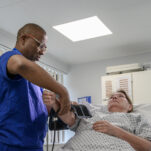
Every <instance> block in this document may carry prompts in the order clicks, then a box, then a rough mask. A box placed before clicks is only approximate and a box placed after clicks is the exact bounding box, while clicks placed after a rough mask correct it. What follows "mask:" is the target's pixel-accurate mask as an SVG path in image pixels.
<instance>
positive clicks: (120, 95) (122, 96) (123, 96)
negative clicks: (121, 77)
mask: <svg viewBox="0 0 151 151" xmlns="http://www.w3.org/2000/svg"><path fill="white" fill-rule="evenodd" d="M114 97H117V98H126V96H125V95H122V94H118V95H117V94H113V95H111V97H110V98H109V99H110V100H111V99H113V98H114Z"/></svg>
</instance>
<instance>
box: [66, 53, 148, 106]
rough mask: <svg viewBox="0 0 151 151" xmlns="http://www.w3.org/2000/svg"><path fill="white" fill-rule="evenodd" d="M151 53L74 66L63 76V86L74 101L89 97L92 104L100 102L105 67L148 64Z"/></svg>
mask: <svg viewBox="0 0 151 151" xmlns="http://www.w3.org/2000/svg"><path fill="white" fill-rule="evenodd" d="M150 62H151V53H145V54H141V55H135V56H128V57H121V58H116V59H109V60H104V61H99V62H93V63H87V64H83V65H75V66H73V67H72V68H71V70H70V73H69V74H68V75H67V76H65V80H64V84H65V86H66V87H67V89H68V91H69V93H70V98H71V100H72V101H74V100H75V101H76V100H77V98H78V97H83V96H91V97H92V103H93V104H98V103H100V102H101V80H100V77H101V76H104V75H105V69H106V67H107V66H114V65H121V64H131V63H143V64H144V63H150Z"/></svg>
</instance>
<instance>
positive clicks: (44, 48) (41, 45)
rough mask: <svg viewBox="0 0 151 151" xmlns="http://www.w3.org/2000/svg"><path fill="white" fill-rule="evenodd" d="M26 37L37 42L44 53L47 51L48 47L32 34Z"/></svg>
mask: <svg viewBox="0 0 151 151" xmlns="http://www.w3.org/2000/svg"><path fill="white" fill-rule="evenodd" d="M26 36H28V37H30V38H32V39H33V40H35V41H36V42H37V43H38V44H39V46H38V47H39V48H40V49H41V50H43V52H45V51H46V49H47V46H46V45H45V44H44V43H43V42H40V41H39V40H38V39H37V38H35V37H34V36H33V35H32V34H26Z"/></svg>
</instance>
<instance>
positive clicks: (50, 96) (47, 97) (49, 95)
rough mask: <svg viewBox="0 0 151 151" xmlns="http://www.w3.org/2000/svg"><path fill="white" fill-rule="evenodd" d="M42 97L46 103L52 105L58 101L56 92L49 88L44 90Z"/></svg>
mask: <svg viewBox="0 0 151 151" xmlns="http://www.w3.org/2000/svg"><path fill="white" fill-rule="evenodd" d="M42 98H43V102H44V104H45V105H47V106H50V107H53V105H54V104H55V102H56V94H55V93H54V92H51V91H48V90H44V91H43V95H42Z"/></svg>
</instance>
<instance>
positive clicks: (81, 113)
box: [49, 104, 92, 130]
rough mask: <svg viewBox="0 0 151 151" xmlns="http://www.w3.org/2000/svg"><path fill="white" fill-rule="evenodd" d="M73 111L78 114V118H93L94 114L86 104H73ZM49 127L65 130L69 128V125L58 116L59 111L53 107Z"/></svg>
mask: <svg viewBox="0 0 151 151" xmlns="http://www.w3.org/2000/svg"><path fill="white" fill-rule="evenodd" d="M71 111H73V113H74V114H75V115H76V117H77V118H78V119H82V118H91V117H92V115H91V113H90V111H89V110H88V108H87V107H86V106H85V105H82V104H78V105H71ZM49 129H50V130H65V129H68V125H67V124H65V123H64V122H63V121H62V120H61V119H60V118H59V117H58V116H57V113H56V112H55V111H54V110H53V109H51V112H50V118H49Z"/></svg>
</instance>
